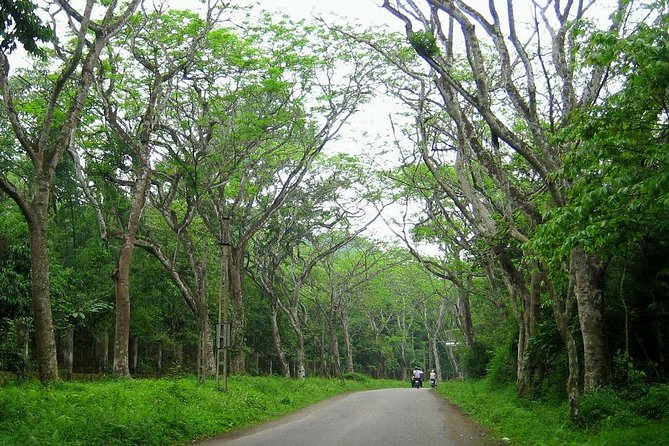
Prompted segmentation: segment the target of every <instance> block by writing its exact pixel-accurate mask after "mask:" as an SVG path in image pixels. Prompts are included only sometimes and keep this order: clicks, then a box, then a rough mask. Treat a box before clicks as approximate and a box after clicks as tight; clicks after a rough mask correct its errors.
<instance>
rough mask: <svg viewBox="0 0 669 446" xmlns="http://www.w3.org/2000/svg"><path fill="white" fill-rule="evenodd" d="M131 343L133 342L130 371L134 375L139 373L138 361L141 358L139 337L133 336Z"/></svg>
mask: <svg viewBox="0 0 669 446" xmlns="http://www.w3.org/2000/svg"><path fill="white" fill-rule="evenodd" d="M130 341H131V342H132V349H131V350H130V352H131V353H132V354H131V355H130V370H131V371H132V373H137V359H138V358H139V337H137V336H131V337H130Z"/></svg>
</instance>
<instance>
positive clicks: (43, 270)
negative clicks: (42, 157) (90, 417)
mask: <svg viewBox="0 0 669 446" xmlns="http://www.w3.org/2000/svg"><path fill="white" fill-rule="evenodd" d="M48 196H49V189H48V186H47V185H46V184H39V183H38V185H37V191H36V192H35V202H34V204H33V209H32V211H33V216H34V218H33V219H32V220H28V231H29V236H30V262H31V269H30V274H31V283H30V284H31V288H32V310H33V318H34V321H35V346H36V349H37V367H38V369H39V377H40V380H41V381H42V382H43V383H46V382H50V381H58V379H59V377H58V359H57V356H56V338H55V335H54V332H53V319H52V315H51V292H50V289H49V257H48V250H47V218H48Z"/></svg>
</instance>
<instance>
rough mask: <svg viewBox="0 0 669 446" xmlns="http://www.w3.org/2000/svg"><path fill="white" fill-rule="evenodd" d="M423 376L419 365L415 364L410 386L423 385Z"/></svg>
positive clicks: (418, 386) (417, 386)
mask: <svg viewBox="0 0 669 446" xmlns="http://www.w3.org/2000/svg"><path fill="white" fill-rule="evenodd" d="M423 376H425V373H423V370H422V369H421V368H420V366H416V368H415V369H414V371H413V374H412V378H411V387H416V388H420V387H423Z"/></svg>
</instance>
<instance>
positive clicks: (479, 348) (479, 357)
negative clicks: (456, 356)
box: [462, 342, 490, 378]
mask: <svg viewBox="0 0 669 446" xmlns="http://www.w3.org/2000/svg"><path fill="white" fill-rule="evenodd" d="M489 362H490V353H489V352H488V350H487V349H486V348H485V346H484V345H483V344H480V343H478V342H477V343H476V344H474V346H473V347H472V348H471V349H467V351H466V352H465V353H464V355H463V363H462V365H463V367H464V370H465V376H466V377H467V378H483V377H484V376H485V374H486V371H487V367H488V363H489Z"/></svg>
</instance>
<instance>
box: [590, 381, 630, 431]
mask: <svg viewBox="0 0 669 446" xmlns="http://www.w3.org/2000/svg"><path fill="white" fill-rule="evenodd" d="M627 410H628V408H627V403H626V402H625V401H624V400H621V399H620V397H619V396H618V394H617V392H616V391H615V389H613V388H611V387H602V388H600V389H597V390H595V391H594V392H590V393H587V394H585V395H583V398H582V399H581V415H580V419H581V423H582V425H583V426H584V427H596V426H597V425H598V424H599V423H601V422H602V421H604V420H606V419H608V418H610V417H613V416H615V415H617V414H620V412H622V411H627Z"/></svg>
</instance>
